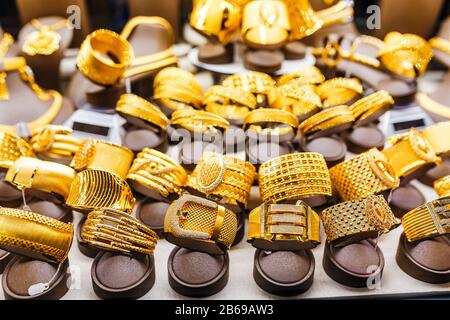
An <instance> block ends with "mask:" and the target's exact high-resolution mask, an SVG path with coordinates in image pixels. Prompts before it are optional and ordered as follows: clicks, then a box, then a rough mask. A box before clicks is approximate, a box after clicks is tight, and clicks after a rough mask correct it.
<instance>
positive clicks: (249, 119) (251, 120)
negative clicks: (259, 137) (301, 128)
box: [242, 108, 298, 136]
mask: <svg viewBox="0 0 450 320" xmlns="http://www.w3.org/2000/svg"><path fill="white" fill-rule="evenodd" d="M267 123H271V124H278V125H279V128H272V127H267V128H266V127H264V124H267ZM283 126H287V131H286V132H285V133H289V132H292V133H293V135H294V136H295V132H296V131H297V127H298V119H297V117H296V116H295V115H294V114H292V113H290V112H288V111H284V110H279V109H270V108H260V109H256V110H253V111H251V112H250V113H249V114H248V115H247V116H246V117H245V119H244V123H243V125H242V127H243V129H244V130H249V129H251V130H255V131H257V132H269V133H272V134H277V133H279V135H281V134H283V132H284V131H283V130H281V129H282V128H281V127H283ZM280 130H281V131H280Z"/></svg>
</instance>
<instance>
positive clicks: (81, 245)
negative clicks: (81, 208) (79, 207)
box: [75, 216, 100, 258]
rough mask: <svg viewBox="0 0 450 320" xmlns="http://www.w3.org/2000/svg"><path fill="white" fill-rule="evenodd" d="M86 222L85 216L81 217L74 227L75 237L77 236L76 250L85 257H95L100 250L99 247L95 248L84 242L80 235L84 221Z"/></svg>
mask: <svg viewBox="0 0 450 320" xmlns="http://www.w3.org/2000/svg"><path fill="white" fill-rule="evenodd" d="M85 222H86V216H84V217H82V218H81V220H80V221H79V222H78V224H77V228H76V229H75V232H76V237H77V247H78V250H80V252H81V253H82V254H84V255H85V256H86V257H89V258H95V257H96V256H97V254H98V253H99V252H100V249H97V248H95V247H93V246H91V245H89V244H87V243H86V242H84V240H83V238H82V237H81V233H82V230H83V226H84V223H85Z"/></svg>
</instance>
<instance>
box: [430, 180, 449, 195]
mask: <svg viewBox="0 0 450 320" xmlns="http://www.w3.org/2000/svg"><path fill="white" fill-rule="evenodd" d="M433 187H434V190H435V191H436V193H437V194H438V196H439V197H440V198H442V197H448V196H450V176H445V177H442V178H440V179H438V180H436V181H434V184H433Z"/></svg>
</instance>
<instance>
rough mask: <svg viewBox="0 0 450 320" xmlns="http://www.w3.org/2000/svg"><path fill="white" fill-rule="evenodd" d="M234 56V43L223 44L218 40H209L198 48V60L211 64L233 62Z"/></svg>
mask: <svg viewBox="0 0 450 320" xmlns="http://www.w3.org/2000/svg"><path fill="white" fill-rule="evenodd" d="M233 58H234V46H233V44H232V43H230V44H228V45H225V46H224V45H222V44H221V43H218V42H211V41H210V42H208V43H206V44H205V45H203V46H201V47H200V48H199V50H198V60H199V61H200V62H203V63H209V64H224V63H232V62H233Z"/></svg>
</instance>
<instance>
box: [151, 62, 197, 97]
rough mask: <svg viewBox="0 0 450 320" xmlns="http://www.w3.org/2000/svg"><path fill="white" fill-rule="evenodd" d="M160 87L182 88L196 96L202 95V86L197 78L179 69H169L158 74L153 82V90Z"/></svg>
mask: <svg viewBox="0 0 450 320" xmlns="http://www.w3.org/2000/svg"><path fill="white" fill-rule="evenodd" d="M162 85H170V86H173V87H182V88H185V89H187V90H188V91H191V92H193V93H195V94H196V95H198V96H201V95H202V86H201V84H200V82H199V81H198V80H197V78H196V77H195V76H194V75H193V74H192V73H190V72H189V71H186V70H183V69H180V68H176V67H169V68H164V69H162V70H161V71H160V72H158V74H157V75H156V76H155V79H154V80H153V88H154V89H156V88H158V87H160V86H162Z"/></svg>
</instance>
